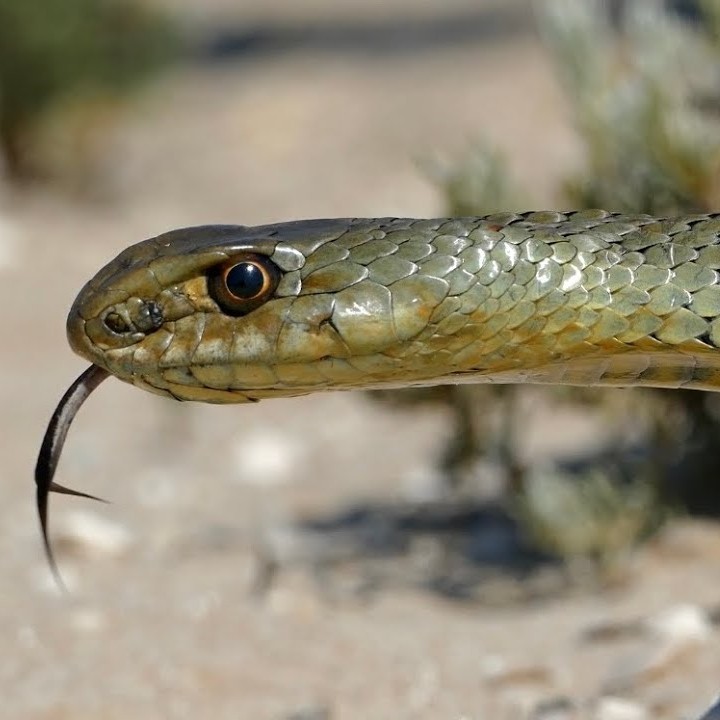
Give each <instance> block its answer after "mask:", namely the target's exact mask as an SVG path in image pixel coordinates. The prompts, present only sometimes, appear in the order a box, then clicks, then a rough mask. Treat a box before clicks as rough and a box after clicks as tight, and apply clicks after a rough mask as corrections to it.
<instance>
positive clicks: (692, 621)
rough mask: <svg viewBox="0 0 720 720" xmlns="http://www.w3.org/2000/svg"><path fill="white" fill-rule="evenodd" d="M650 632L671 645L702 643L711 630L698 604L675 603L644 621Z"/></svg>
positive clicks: (706, 615)
mask: <svg viewBox="0 0 720 720" xmlns="http://www.w3.org/2000/svg"><path fill="white" fill-rule="evenodd" d="M646 626H647V628H648V630H649V631H650V633H651V634H652V635H654V636H655V637H657V638H658V639H659V640H662V641H665V642H668V643H671V644H673V645H676V646H677V645H692V644H695V643H704V642H705V641H706V640H708V639H709V638H710V636H711V635H712V632H713V627H712V621H711V619H710V617H709V616H708V614H707V612H706V611H705V610H703V608H701V607H699V606H698V605H690V604H685V605H676V606H675V607H671V608H668V609H667V610H664V611H663V612H661V613H658V614H657V615H655V616H653V617H650V618H649V619H648V621H647V623H646Z"/></svg>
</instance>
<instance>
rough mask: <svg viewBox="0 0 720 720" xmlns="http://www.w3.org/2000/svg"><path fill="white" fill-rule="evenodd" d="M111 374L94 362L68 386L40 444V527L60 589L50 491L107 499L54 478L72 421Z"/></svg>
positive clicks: (37, 471)
mask: <svg viewBox="0 0 720 720" xmlns="http://www.w3.org/2000/svg"><path fill="white" fill-rule="evenodd" d="M109 374H110V373H108V371H107V370H104V369H103V368H101V367H99V366H98V365H91V366H90V367H89V368H88V369H87V370H85V372H84V373H83V374H82V375H80V377H79V378H78V379H77V380H75V382H74V383H73V384H72V385H71V386H70V387H69V388H68V390H67V392H66V393H65V394H64V395H63V396H62V399H61V400H60V402H59V403H58V406H57V407H56V408H55V412H54V413H53V414H52V417H51V418H50V422H49V423H48V426H47V430H46V431H45V437H44V438H43V441H42V445H41V446H40V453H39V454H38V459H37V464H36V465H35V484H36V485H37V510H38V516H39V517H40V530H41V531H42V539H43V545H44V547H45V556H46V557H47V561H48V564H49V565H50V570H51V572H52V574H53V577H54V578H55V582H56V583H57V584H58V586H59V587H60V588H62V589H63V590H64V589H65V584H64V583H63V581H62V578H61V576H60V571H59V570H58V566H57V563H56V562H55V556H54V555H53V551H52V547H51V546H50V538H49V536H48V497H49V495H50V493H51V492H56V493H61V494H63V495H75V496H76V497H83V498H89V499H90V500H99V501H100V502H106V501H105V500H103V499H102V498H99V497H95V495H89V494H88V493H84V492H79V491H77V490H72V489H70V488H67V487H64V486H63V485H58V483H56V482H54V481H53V477H54V475H55V470H56V468H57V464H58V460H59V459H60V453H61V452H62V449H63V445H64V444H65V438H66V437H67V434H68V430H69V429H70V424H71V423H72V421H73V419H74V418H75V415H77V412H78V410H79V409H80V407H81V405H82V404H83V403H84V402H85V400H86V399H87V397H88V395H90V393H91V392H92V391H93V390H94V389H95V388H96V387H97V386H98V385H99V384H100V383H101V382H102V381H103V380H104V379H105V378H106V377H108V375H109Z"/></svg>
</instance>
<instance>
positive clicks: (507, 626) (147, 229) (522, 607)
mask: <svg viewBox="0 0 720 720" xmlns="http://www.w3.org/2000/svg"><path fill="white" fill-rule="evenodd" d="M187 5H188V6H189V7H188V12H189V13H192V12H193V10H192V6H193V3H187ZM320 5H323V4H322V3H319V2H315V3H312V4H311V7H312V8H313V12H318V10H317V8H318V7H319V6H320ZM376 5H377V7H378V8H379V7H380V6H381V4H379V3H376ZM405 5H409V3H405ZM429 5H433V3H429ZM520 5H521V6H522V3H521V4H520ZM350 6H351V4H349V3H348V7H350ZM439 6H440V3H436V4H434V5H433V7H434V10H433V12H438V7H439ZM232 7H233V6H232V4H231V3H218V7H217V12H218V13H219V16H222V17H227V16H228V15H227V13H229V14H230V15H232V12H231V10H232ZM259 7H260V5H259V4H258V5H257V7H256V6H255V5H253V4H249V9H248V11H247V12H248V13H249V14H250V15H249V16H251V17H252V18H253V20H257V19H258V18H260V19H262V18H263V17H264V16H263V13H262V11H261V10H260V9H259ZM398 7H399V6H398ZM413 7H414V6H413ZM448 7H450V6H449V5H448ZM452 7H453V8H455V9H458V10H461V9H462V8H463V7H466V5H463V4H462V3H459V2H458V3H453V4H452ZM363 12H365V11H363ZM423 12H425V13H427V12H430V11H429V10H425V11H423ZM223 13H225V14H223ZM271 19H272V18H271ZM275 20H277V18H275ZM478 136H482V137H484V138H488V139H489V141H490V142H491V143H492V144H493V145H495V146H496V147H498V148H500V149H501V150H503V151H505V152H506V153H507V154H508V157H509V161H510V164H511V167H512V169H513V170H514V171H515V172H516V173H517V174H518V175H519V176H520V177H521V178H522V181H523V183H524V185H525V187H526V188H527V191H528V194H529V195H530V196H531V197H533V199H534V200H535V201H536V203H537V204H538V205H542V204H546V203H552V202H553V199H554V187H555V184H556V180H557V178H559V177H561V176H563V175H565V174H566V173H567V170H568V168H570V167H572V166H573V165H574V164H575V163H577V148H576V144H575V142H574V140H573V138H572V133H571V128H570V123H569V119H568V117H567V113H566V107H565V105H564V102H563V99H562V94H561V92H560V90H559V88H558V87H557V86H556V84H555V81H554V79H553V75H552V71H551V68H550V66H549V64H548V60H547V58H546V56H545V55H544V53H543V51H542V48H541V47H540V45H539V44H538V43H537V42H536V41H535V40H534V39H533V38H532V37H529V36H523V37H521V38H518V39H517V40H513V41H512V42H510V41H508V42H497V43H495V42H483V43H468V44H465V45H463V46H462V47H449V48H445V49H436V50H434V51H433V52H429V53H424V54H423V53H404V54H400V55H398V56H393V57H390V56H382V57H373V56H364V55H362V54H347V55H343V54H339V55H332V56H331V55H327V54H323V53H315V52H312V51H305V52H301V53H295V54H290V55H286V56H281V57H275V58H273V57H268V58H264V59H262V60H255V61H253V60H246V61H243V62H242V63H236V64H232V65H226V66H223V67H212V68H210V67H208V68H202V67H201V68H198V67H195V68H189V69H185V70H182V71H179V72H177V73H176V74H174V75H172V76H171V77H168V78H167V79H165V80H163V81H162V82H161V83H159V84H157V85H154V86H153V88H152V89H151V90H150V91H148V93H147V94H146V96H145V97H144V98H142V99H140V100H139V101H138V103H137V104H136V105H135V106H134V108H133V109H132V111H131V113H130V115H129V117H128V118H127V119H126V120H125V121H123V123H122V126H121V127H120V128H118V130H117V131H116V132H115V133H114V135H113V137H112V138H111V141H110V142H108V144H107V147H106V148H105V149H104V153H103V164H104V166H105V168H106V170H108V171H109V174H108V176H107V177H108V179H107V180H105V181H104V183H103V184H102V185H101V186H100V187H99V188H98V191H97V193H96V195H97V198H100V199H94V200H92V201H90V200H77V199H72V198H67V197H58V196H57V195H51V194H50V193H48V192H46V191H41V190H37V189H36V190H27V191H23V192H16V191H12V192H11V191H10V189H9V188H6V189H5V190H4V191H3V193H2V195H0V200H1V205H0V220H1V221H2V222H0V273H1V277H2V282H1V283H0V299H1V301H2V307H4V308H5V317H4V327H5V330H4V336H3V337H4V340H3V343H2V345H1V346H0V362H1V363H2V372H1V373H0V396H1V397H2V407H3V408H4V409H5V412H4V419H3V421H2V425H3V433H2V436H3V443H2V444H3V451H2V458H3V460H2V465H1V472H2V480H3V489H4V492H3V503H2V504H1V505H0V523H1V526H2V528H3V532H2V533H1V534H0V574H1V575H2V577H3V578H4V582H3V587H2V590H1V591H0V647H2V648H3V650H4V652H3V655H2V661H0V717H2V718H13V719H14V718H18V719H20V718H21V719H23V720H30V719H37V720H40V719H43V720H51V719H52V720H60V719H67V720H69V719H72V720H85V719H90V718H93V719H97V718H103V720H112V719H114V718H118V719H119V718H130V717H132V718H138V719H141V720H151V719H155V718H197V717H212V718H217V719H221V718H228V719H230V718H233V719H235V718H253V719H254V720H265V719H267V720H288V719H290V718H295V719H296V720H300V719H301V718H304V719H305V720H311V719H315V720H320V719H321V718H325V719H328V720H329V719H330V718H332V720H360V719H363V720H367V719H368V718H378V719H383V718H387V719H389V720H390V719H392V720H400V719H403V718H408V719H410V718H412V719H414V720H421V719H424V718H447V719H453V720H460V719H461V718H467V719H472V720H484V719H490V718H492V719H493V720H504V719H505V718H507V720H514V719H516V718H517V719H518V720H521V719H523V718H538V719H539V718H547V719H549V718H556V719H557V720H560V719H561V718H596V717H597V718H618V720H620V719H622V718H629V719H631V718H635V717H638V718H641V717H652V718H659V719H660V718H685V717H687V718H692V717H696V716H697V715H699V713H700V710H701V709H702V708H703V707H704V706H707V705H708V703H709V702H710V700H711V699H712V697H713V695H714V694H715V693H716V692H717V691H718V690H720V684H718V682H717V679H718V677H720V653H718V652H717V641H718V637H717V634H716V633H715V631H714V630H713V628H712V626H711V624H710V622H709V621H710V618H708V616H706V615H703V614H702V613H701V612H700V611H699V610H698V609H699V608H705V607H713V604H714V602H716V601H717V600H718V599H719V595H718V592H717V587H718V580H719V579H720V563H718V559H719V558H720V531H718V529H716V528H715V527H714V526H698V525H682V526H679V527H675V528H671V529H670V531H668V533H667V534H666V535H665V536H664V537H663V538H661V539H660V540H658V541H657V542H656V543H655V544H654V545H652V546H651V547H649V548H648V549H646V550H645V551H644V552H643V553H642V554H641V555H639V556H638V557H637V558H636V559H635V560H634V561H633V565H632V566H631V571H630V579H629V582H627V583H625V584H624V585H623V586H622V588H619V589H616V590H614V591H612V592H610V591H608V592H602V593H600V592H573V593H569V594H566V595H562V594H561V595H559V596H558V595H555V596H553V597H552V598H551V599H544V600H542V601H540V600H537V601H534V602H524V603H503V604H501V605H500V606H498V605H497V604H495V606H494V607H489V606H488V605H487V603H483V602H482V601H481V600H476V601H473V602H457V601H451V600H448V599H443V598H442V597H440V596H439V595H438V594H437V593H433V592H431V591H429V590H423V589H421V588H413V587H411V586H408V587H395V588H394V589H388V590H385V591H383V590H381V591H380V592H377V593H374V594H372V596H371V597H369V598H368V597H365V596H363V597H360V596H358V595H357V594H355V593H353V592H352V591H350V592H343V593H342V597H340V598H337V597H333V598H328V597H327V595H326V593H325V592H324V591H323V588H322V585H323V583H322V581H319V580H318V579H317V578H316V577H314V576H313V573H312V572H310V570H309V568H308V566H307V563H303V562H300V563H298V564H291V566H290V567H288V568H286V569H284V570H283V571H282V572H280V573H279V576H278V577H277V579H276V582H275V583H274V585H273V586H272V587H271V588H270V590H269V591H268V592H267V593H266V594H265V595H264V596H263V597H261V598H258V597H257V596H255V595H253V594H252V592H251V588H252V583H253V578H254V577H255V576H256V569H257V568H256V564H257V559H256V550H257V548H258V547H259V546H263V540H262V538H265V537H268V536H272V532H275V531H277V529H278V528H279V529H282V528H283V527H284V526H285V523H286V522H287V520H288V519H292V518H296V517H299V516H307V515H309V514H313V515H318V514H322V513H331V512H334V511H337V510H340V509H342V508H344V507H346V506H348V505H349V504H351V503H355V502H358V501H359V500H362V499H365V500H370V499H372V500H374V501H387V502H390V501H393V500H403V499H407V498H409V497H414V496H417V495H418V494H421V493H422V491H423V487H424V484H427V482H428V477H431V476H432V467H433V462H434V460H435V458H436V457H437V454H438V452H439V451H440V448H441V447H442V444H443V442H444V439H445V437H446V436H447V429H446V428H447V417H446V416H444V415H443V414H442V413H440V412H438V411H433V410H429V409H428V410H427V411H425V410H421V411H413V412H412V413H409V412H405V411H402V410H398V409H395V410H392V409H387V408H384V407H380V406H378V405H376V404H373V403H371V402H369V401H368V400H367V399H366V398H364V397H362V396H355V395H328V396H316V397H308V398H303V399H296V400H292V401H272V402H267V403H264V404H261V405H260V406H255V407H234V408H214V407H190V406H181V405H177V404H173V403H170V402H168V401H164V400H161V399H158V398H154V397H152V396H149V395H145V394H143V393H141V392H139V391H138V390H136V389H134V388H131V387H126V386H121V385H120V384H119V383H113V382H109V383H107V384H106V385H105V386H103V387H102V388H101V389H100V390H99V391H98V393H97V395H95V396H94V397H93V398H92V399H91V401H90V402H89V403H88V405H87V406H86V407H85V408H84V409H83V411H82V413H81V414H80V416H79V418H78V420H77V422H76V425H75V426H74V428H73V430H72V433H71V435H70V439H69V444H68V446H67V450H66V453H65V456H64V457H63V460H62V464H61V467H60V476H59V479H60V481H61V482H65V483H68V484H70V485H72V486H73V487H77V488H81V489H85V490H87V491H89V492H92V493H97V494H99V495H102V496H104V497H106V498H108V499H110V500H111V501H112V505H109V506H97V505H91V504H87V503H83V502H82V501H75V500H72V499H67V498H59V499H58V498H53V503H52V525H53V531H54V536H55V538H56V539H57V540H58V551H59V555H60V559H61V565H62V569H63V573H64V575H65V578H66V580H67V583H68V585H69V586H70V587H71V590H72V592H71V595H70V596H69V597H62V596H60V595H59V594H58V593H57V592H56V590H55V588H54V586H53V584H52V582H51V578H50V575H49V573H48V571H47V568H46V565H45V562H44V559H43V557H42V554H41V548H40V543H39V538H38V532H37V521H36V518H35V513H34V509H33V494H32V491H33V487H32V478H31V472H32V467H33V465H34V462H35V456H36V453H37V449H38V446H39V442H40V439H41V436H42V433H43V431H44V426H45V423H46V422H47V419H48V417H49V414H50V413H51V411H52V409H53V407H54V404H55V402H56V401H57V399H58V398H59V396H60V394H61V393H62V392H63V391H64V389H65V388H66V387H67V385H68V384H69V382H70V380H71V379H72V378H74V377H75V376H76V375H77V374H78V373H79V371H80V370H81V369H82V367H83V364H82V362H81V361H79V360H78V359H77V358H75V357H74V356H73V355H72V354H71V352H70V351H69V350H68V348H67V345H66V342H65V337H64V318H65V313H66V309H67V308H68V306H69V304H70V303H71V301H72V299H73V297H74V295H75V293H76V291H77V290H78V288H79V287H80V285H81V284H82V283H83V282H84V281H85V280H86V279H87V278H88V277H89V276H90V275H91V274H92V273H93V272H94V271H95V270H96V269H97V268H98V267H99V266H100V265H101V264H102V263H104V262H106V261H107V260H108V259H109V258H110V257H112V256H114V255H115V254H116V253H117V252H118V251H119V250H120V249H121V248H122V247H124V246H125V245H127V244H129V243H131V242H134V241H136V240H139V239H142V238H144V237H147V236H150V235H153V234H156V233H158V232H161V231H163V230H165V229H168V228H170V227H177V226H182V225H188V224H195V223H203V222H236V223H246V224H253V223H260V222H266V221H275V220H282V219H294V218H300V217H311V216H343V215H418V216H428V215H432V214H434V213H437V212H441V211H442V205H441V200H440V198H439V195H438V193H437V192H436V190H435V188H434V187H433V185H432V183H431V182H429V181H428V180H427V178H425V177H424V176H423V173H422V172H420V171H419V170H418V164H417V161H418V158H421V157H423V156H427V155H433V154H436V153H440V154H445V153H447V154H453V153H459V152H461V151H462V150H463V149H464V148H466V147H467V144H468V142H469V141H471V140H472V139H473V138H476V137H478ZM549 431H552V432H556V429H554V428H547V427H545V428H540V429H538V430H536V431H535V432H536V434H537V442H538V443H540V444H542V442H543V437H544V435H543V434H544V433H547V432H549ZM276 534H277V532H276ZM276 540H277V538H276ZM281 540H282V538H281ZM277 542H280V541H277ZM283 547H286V546H283ZM294 550H297V548H294V546H293V545H292V543H291V542H290V544H289V546H287V548H286V552H287V553H288V554H289V555H292V554H293V552H294ZM298 552H299V551H298ZM298 552H296V553H295V554H296V555H297V554H298ZM349 572H350V576H349V579H348V578H345V577H344V576H341V582H345V581H346V583H347V584H348V585H349V586H352V585H353V583H354V582H355V581H356V579H357V578H355V577H354V576H353V574H352V572H353V571H352V567H351V568H350V571H349ZM687 604H691V605H692V608H690V609H689V610H687V612H686V615H682V614H681V616H680V617H681V621H679V622H680V624H681V625H682V622H683V621H682V618H686V625H687V624H688V623H689V626H690V630H689V631H688V632H685V634H683V633H680V635H681V636H682V637H681V641H679V642H678V643H676V642H675V641H674V640H672V641H671V640H668V636H667V633H666V634H663V633H664V632H665V631H653V630H649V631H647V632H645V633H643V632H639V633H636V634H632V633H630V636H629V637H622V638H620V639H619V640H615V641H612V642H610V641H608V642H600V641H593V642H588V641H583V639H582V638H583V633H585V632H586V631H587V630H588V629H589V628H591V627H593V626H595V625H596V624H597V623H599V622H604V621H612V622H625V621H633V620H635V619H638V618H647V617H651V618H652V617H656V616H657V614H658V613H666V612H668V611H670V610H673V609H677V608H678V607H679V606H682V605H687ZM693 608H695V610H693ZM693 612H694V613H695V614H694V615H693ZM688 613H689V617H690V619H689V620H687V617H688ZM673 627H674V625H673ZM673 632H674V631H673ZM670 634H671V635H672V633H670ZM688 638H689V639H688ZM663 653H665V654H664V655H663ZM611 695H613V696H619V697H620V698H621V699H616V700H610V699H608V698H609V696H611ZM613 703H614V704H613ZM633 703H637V704H633ZM623 712H624V713H625V714H622V713H623ZM642 712H647V713H648V714H647V715H642ZM603 713H604V714H603ZM613 713H614V714H613ZM628 713H630V714H628ZM632 713H635V714H632ZM638 713H640V714H638Z"/></svg>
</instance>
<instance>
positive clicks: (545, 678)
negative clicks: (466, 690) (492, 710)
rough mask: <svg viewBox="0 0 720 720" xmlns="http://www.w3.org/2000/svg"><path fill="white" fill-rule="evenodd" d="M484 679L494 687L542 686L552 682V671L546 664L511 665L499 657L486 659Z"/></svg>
mask: <svg viewBox="0 0 720 720" xmlns="http://www.w3.org/2000/svg"><path fill="white" fill-rule="evenodd" d="M484 675H485V681H486V682H487V683H488V684H489V685H492V686H494V687H495V688H507V687H517V686H527V685H534V686H538V685H540V686H544V685H551V684H552V683H553V680H554V678H553V673H552V671H551V669H550V668H548V667H547V666H546V665H540V664H528V665H522V664H517V665H512V664H508V663H506V662H505V661H503V660H502V659H500V658H492V659H488V661H487V662H486V666H485V673H484Z"/></svg>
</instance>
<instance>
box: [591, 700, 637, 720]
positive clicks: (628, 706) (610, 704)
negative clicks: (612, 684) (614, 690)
mask: <svg viewBox="0 0 720 720" xmlns="http://www.w3.org/2000/svg"><path fill="white" fill-rule="evenodd" d="M593 718H594V720H650V713H649V712H648V710H647V708H645V707H644V706H643V705H640V703H637V702H633V701H632V700H625V699H624V698H618V697H604V698H601V699H600V701H599V702H598V704H597V707H596V708H595V714H594V715H593Z"/></svg>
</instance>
